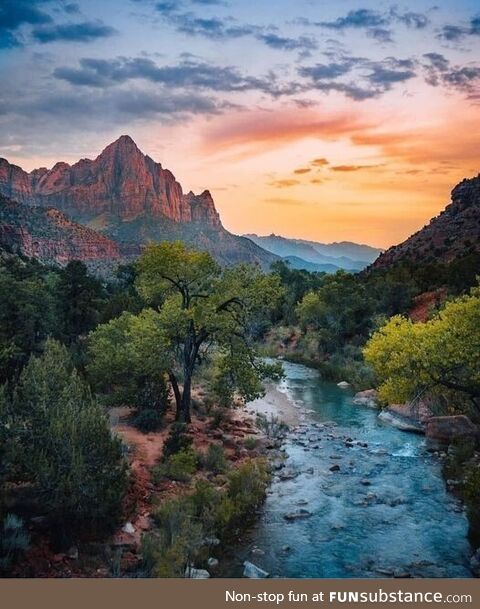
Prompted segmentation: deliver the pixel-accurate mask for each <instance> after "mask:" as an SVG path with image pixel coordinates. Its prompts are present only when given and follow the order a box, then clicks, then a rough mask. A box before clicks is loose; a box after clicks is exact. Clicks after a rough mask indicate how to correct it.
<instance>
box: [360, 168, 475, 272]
mask: <svg viewBox="0 0 480 609" xmlns="http://www.w3.org/2000/svg"><path fill="white" fill-rule="evenodd" d="M479 253H480V174H479V175H478V176H477V177H476V178H472V179H469V180H467V179H465V180H463V181H462V182H460V183H459V184H457V186H455V188H454V189H453V190H452V195H451V203H450V204H449V205H447V207H446V208H445V209H444V211H442V212H441V213H440V214H439V215H438V216H436V217H435V218H433V219H432V220H430V223H429V224H428V225H426V226H424V227H423V228H422V229H420V230H419V231H418V232H416V233H415V234H413V235H412V236H411V237H409V238H408V239H407V240H406V241H404V242H403V243H400V245H395V246H393V247H391V248H390V249H388V250H387V251H386V252H384V253H383V254H381V255H380V256H379V257H378V258H377V260H376V261H375V262H374V263H373V265H371V267H370V269H380V268H385V267H389V266H392V265H395V264H397V263H400V262H413V263H416V262H424V263H427V262H443V263H447V264H448V263H449V262H452V261H453V260H455V259H457V258H459V257H461V256H464V255H467V254H479Z"/></svg>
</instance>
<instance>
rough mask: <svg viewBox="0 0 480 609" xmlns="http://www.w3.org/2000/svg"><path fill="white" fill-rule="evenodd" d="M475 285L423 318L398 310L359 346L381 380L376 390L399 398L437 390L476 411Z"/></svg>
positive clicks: (478, 294)
mask: <svg viewBox="0 0 480 609" xmlns="http://www.w3.org/2000/svg"><path fill="white" fill-rule="evenodd" d="M479 328H480V288H474V289H473V290H472V291H471V293H470V295H468V296H463V297H460V298H457V299H455V300H452V301H450V302H448V303H447V304H446V305H445V307H444V308H443V309H442V310H441V311H439V312H438V313H437V314H436V315H434V316H433V317H432V319H430V320H429V321H427V322H425V323H414V322H412V321H411V320H410V319H406V318H404V317H401V316H399V315H397V316H395V317H392V318H391V319H390V320H389V321H388V322H387V323H386V324H385V325H384V326H383V327H382V328H381V329H380V330H379V331H378V332H376V333H375V334H374V335H373V336H372V338H371V339H370V341H369V342H368V344H367V346H366V347H365V350H364V355H365V359H366V361H367V362H368V363H369V364H370V365H371V366H372V367H373V368H374V370H375V373H376V374H377V376H378V378H379V379H380V380H381V385H380V395H381V397H383V398H384V399H385V400H386V401H388V402H390V403H392V402H399V401H407V400H414V399H416V398H417V399H418V398H419V397H426V396H428V395H432V396H434V395H442V396H444V397H446V398H447V399H448V401H449V402H450V405H451V406H455V405H456V406H457V409H460V410H461V409H462V408H459V405H460V406H461V405H462V403H465V404H467V405H470V407H471V408H473V410H474V411H475V413H476V415H477V416H478V415H480V332H479Z"/></svg>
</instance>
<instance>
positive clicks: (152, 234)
mask: <svg viewBox="0 0 480 609" xmlns="http://www.w3.org/2000/svg"><path fill="white" fill-rule="evenodd" d="M0 193H1V194H3V195H5V196H7V197H10V198H12V199H14V200H16V201H18V202H20V203H22V204H25V205H35V206H42V207H43V206H45V207H46V206H48V207H55V208H56V209H58V210H60V211H62V212H64V213H66V214H67V215H68V216H69V217H71V218H72V219H73V220H75V221H78V222H81V223H83V224H86V225H88V226H90V227H91V228H94V229H95V230H97V231H100V232H102V233H103V234H104V235H106V236H108V237H110V238H114V239H117V240H121V241H129V242H131V243H134V244H144V243H147V242H151V241H162V240H171V239H172V238H174V239H180V240H183V241H185V242H187V243H189V244H190V245H193V246H195V247H198V248H200V249H205V250H208V251H210V252H211V253H212V254H213V255H214V256H215V257H216V258H217V259H218V260H219V261H220V262H222V263H225V264H232V263H235V262H249V263H257V264H260V265H261V266H262V267H264V268H267V267H268V266H269V265H270V264H271V263H272V262H273V261H274V260H276V259H277V257H276V256H275V255H273V254H271V253H270V252H267V251H265V250H264V249H262V248H261V247H259V246H257V245H255V244H254V243H253V242H251V241H249V240H248V239H245V238H242V237H238V236H236V235H232V234H231V233H229V232H228V231H226V230H225V229H224V228H223V226H222V223H221V221H220V217H219V215H218V212H217V210H216V209H215V204H214V201H213V198H212V196H211V194H210V192H209V191H208V190H205V191H204V192H203V193H202V194H200V195H195V194H194V193H193V192H189V193H187V194H184V193H183V190H182V187H181V185H180V184H179V183H178V182H177V181H176V180H175V177H174V175H173V174H172V173H171V172H170V171H169V170H167V169H164V168H163V167H162V166H161V164H160V163H156V162H155V161H153V159H151V158H150V157H149V156H147V155H144V154H143V153H142V152H141V151H140V150H139V149H138V147H137V146H136V144H135V142H134V141H133V140H132V139H131V138H130V137H129V136H127V135H123V136H121V137H120V138H119V139H118V140H116V141H115V142H113V143H112V144H110V145H109V146H107V147H106V148H105V150H103V152H101V154H100V155H99V156H98V157H97V158H96V159H94V160H90V159H82V160H80V161H78V163H75V164H74V165H68V164H67V163H63V162H59V163H56V164H55V165H54V167H53V168H52V169H45V168H41V169H35V170H34V171H32V172H30V173H27V172H26V171H24V170H23V169H21V168H20V167H18V166H16V165H12V164H10V163H9V162H8V161H7V160H6V159H0Z"/></svg>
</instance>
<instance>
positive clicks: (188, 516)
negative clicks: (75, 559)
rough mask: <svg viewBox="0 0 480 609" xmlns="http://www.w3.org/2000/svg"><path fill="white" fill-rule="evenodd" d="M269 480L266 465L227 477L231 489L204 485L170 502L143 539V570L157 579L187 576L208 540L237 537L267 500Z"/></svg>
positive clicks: (256, 463)
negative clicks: (219, 537)
mask: <svg viewBox="0 0 480 609" xmlns="http://www.w3.org/2000/svg"><path fill="white" fill-rule="evenodd" d="M268 480H269V475H268V473H267V469H266V464H265V462H264V461H262V460H251V461H247V462H246V463H244V464H242V465H241V466H240V467H239V468H238V469H236V470H232V471H231V472H230V473H229V474H228V483H227V487H226V489H223V490H218V489H216V488H215V487H214V486H213V485H212V484H211V483H209V482H206V481H205V480H199V481H198V482H197V483H196V485H195V489H194V491H193V492H192V493H191V494H189V495H183V496H181V497H178V498H173V499H168V500H166V501H165V502H164V503H162V505H161V506H160V507H159V508H158V509H157V510H155V512H154V513H153V518H154V521H155V523H156V526H157V528H156V529H155V530H154V531H153V532H151V533H149V534H147V535H145V536H144V537H143V539H142V557H143V565H144V570H145V573H146V574H147V575H150V576H152V577H183V576H184V573H185V569H186V568H187V566H188V565H190V564H196V562H195V561H196V560H197V559H198V557H199V556H201V551H202V547H204V545H205V537H206V536H212V535H214V536H221V537H223V538H225V539H228V538H230V537H232V535H233V534H234V532H235V531H236V530H237V529H238V528H239V527H241V526H244V525H245V524H246V523H248V522H249V520H250V519H251V517H252V514H253V513H254V511H255V509H256V508H257V507H258V505H259V504H260V502H261V501H262V500H263V499H264V497H265V490H266V486H267V484H268Z"/></svg>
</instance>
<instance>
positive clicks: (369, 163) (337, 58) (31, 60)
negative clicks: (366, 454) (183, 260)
mask: <svg viewBox="0 0 480 609" xmlns="http://www.w3.org/2000/svg"><path fill="white" fill-rule="evenodd" d="M479 51H480V10H479V8H478V2H477V0H456V1H455V2H453V1H451V0H446V1H443V2H441V3H438V5H437V6H433V3H431V2H425V1H424V0H416V1H415V2H413V1H412V0H408V1H406V2H403V3H402V4H389V3H378V2H373V0H372V1H365V2H363V3H359V2H350V1H349V0H342V2H338V1H337V2H333V1H330V2H328V1H327V2H326V1H322V2H320V1H319V0H298V1H297V2H290V1H289V0H278V2H276V3H275V8H273V6H272V3H271V2H268V1H267V0H256V2H251V1H249V0H246V1H244V2H236V1H233V0H231V1H228V0H225V1H223V0H179V1H177V0H175V1H168V0H167V1H153V0H104V1H103V2H92V1H90V0H80V1H78V2H68V1H67V0H64V1H63V0H3V1H2V2H1V4H0V76H1V80H2V90H1V92H0V156H2V157H5V158H7V159H8V160H9V161H10V162H12V163H17V164H18V165H20V166H22V167H23V168H24V169H27V170H32V169H34V168H37V167H51V166H52V165H53V164H54V162H55V161H57V160H58V159H62V160H64V161H66V162H75V161H77V160H78V159H79V158H81V157H89V158H94V157H95V156H97V155H98V154H99V153H100V151H101V150H102V149H103V148H104V147H105V145H106V144H107V143H109V142H112V141H114V140H115V139H116V138H118V136H119V135H121V134H123V133H128V134H129V135H131V136H132V137H133V138H134V140H135V141H136V142H137V144H138V145H139V147H140V148H141V149H142V150H143V151H145V152H146V153H147V154H148V155H150V156H151V157H152V158H153V159H155V160H157V161H160V162H161V163H162V165H163V166H164V167H172V168H174V170H175V175H176V177H177V178H178V179H179V180H180V181H181V183H182V184H183V185H184V187H185V189H186V191H188V190H190V189H191V190H193V191H194V192H202V191H203V190H205V189H207V188H208V189H209V190H210V191H211V192H212V194H213V196H214V198H215V202H216V205H217V209H218V211H219V213H220V216H221V219H222V222H223V224H224V225H225V227H226V228H227V229H228V230H230V231H233V232H235V233H257V234H261V235H264V234H271V233H275V234H280V235H284V236H286V237H295V238H301V239H307V240H308V239H309V240H315V241H321V242H331V241H354V242H360V243H367V244H369V245H373V246H376V247H380V248H385V247H387V246H389V245H391V244H393V243H398V242H400V241H402V240H403V239H405V238H406V237H407V236H408V235H409V234H411V233H412V232H414V231H415V230H418V229H419V228H421V226H422V225H423V224H424V223H425V222H426V221H427V220H428V219H429V218H431V217H432V216H434V215H436V214H437V213H438V212H439V211H440V210H441V209H443V208H444V206H445V204H446V203H447V202H448V200H449V198H450V197H449V194H450V190H451V187H452V186H453V185H454V184H456V183H457V182H458V181H459V180H460V179H461V178H463V177H471V176H473V175H476V174H477V173H478V170H479V166H480V164H479V162H478V161H479V150H480V146H479V144H480V142H479V139H480V136H479V130H478V124H479V119H480V86H479V85H480V61H479V57H480V53H479Z"/></svg>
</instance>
